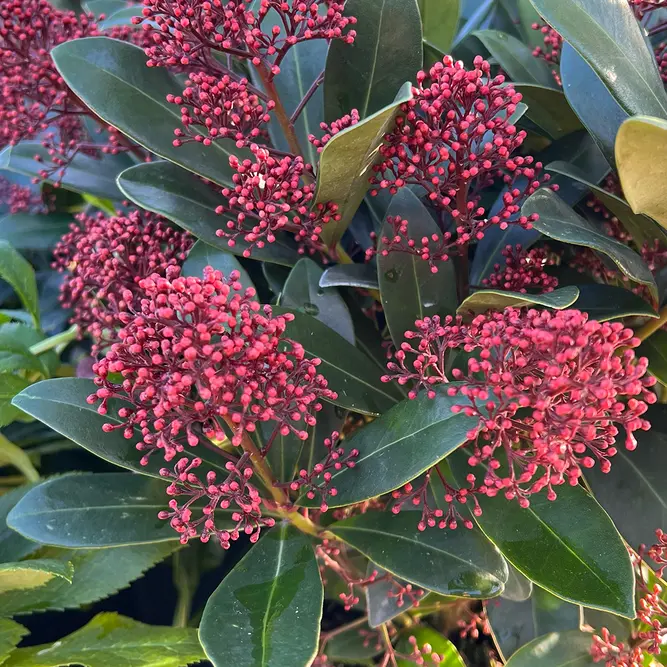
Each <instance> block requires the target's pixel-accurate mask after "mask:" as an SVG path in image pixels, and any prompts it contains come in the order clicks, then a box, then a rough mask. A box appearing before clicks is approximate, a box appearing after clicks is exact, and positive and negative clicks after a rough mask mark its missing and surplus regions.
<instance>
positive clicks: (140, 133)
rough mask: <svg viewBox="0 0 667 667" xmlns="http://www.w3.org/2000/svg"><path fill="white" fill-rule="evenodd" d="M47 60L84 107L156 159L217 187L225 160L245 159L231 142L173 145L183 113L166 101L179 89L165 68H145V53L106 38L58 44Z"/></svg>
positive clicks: (223, 181)
mask: <svg viewBox="0 0 667 667" xmlns="http://www.w3.org/2000/svg"><path fill="white" fill-rule="evenodd" d="M51 55H52V57H53V61H54V63H55V65H56V67H57V68H58V71H59V72H60V74H61V75H62V77H63V78H64V79H65V83H67V85H68V86H69V87H70V88H71V89H72V90H73V91H74V93H75V94H76V95H77V96H78V97H79V98H80V99H81V100H83V102H85V104H86V106H87V107H89V108H90V109H92V110H93V111H94V112H95V113H96V114H97V115H98V116H99V117H100V118H102V119H103V120H104V121H106V122H107V123H109V124H110V125H113V126H114V127H116V128H118V129H119V130H120V131H121V132H122V133H123V134H126V135H127V136H128V137H130V139H132V140H133V141H135V142H136V143H138V144H140V145H141V146H144V147H145V148H147V149H148V150H150V151H152V152H153V153H155V154H156V155H159V156H160V157H162V158H165V159H167V160H170V161H171V162H175V163H176V164H178V165H180V166H182V167H185V168H186V169H188V170H190V171H193V172H194V173H196V174H199V175H200V176H203V177H204V178H208V179H210V180H212V181H214V182H215V183H220V184H221V185H224V184H226V183H228V181H229V166H228V163H229V156H230V155H237V156H239V157H244V156H245V152H244V151H243V150H242V149H237V148H236V146H235V144H234V142H233V141H232V140H231V139H230V140H222V141H214V142H213V143H212V144H211V145H210V146H204V145H203V143H202V142H199V141H192V142H188V143H185V144H183V145H182V146H180V147H178V148H177V147H175V146H174V145H173V141H174V130H175V129H176V128H179V127H181V114H180V109H179V107H178V105H177V104H169V103H168V102H167V99H166V98H167V95H169V94H170V93H171V94H178V93H179V92H180V91H181V90H182V86H181V85H180V84H179V83H178V82H177V81H176V80H175V79H174V78H173V77H172V76H171V75H170V74H169V73H168V72H167V70H166V69H165V68H164V67H147V66H146V55H145V54H144V51H143V49H140V48H139V47H137V46H134V45H132V44H128V43H127V42H120V41H118V40H115V39H109V38H108V37H87V38H85V39H76V40H72V41H69V42H65V43H64V44H60V45H59V46H57V47H56V48H55V49H53V51H52V52H51ZM137 109H141V113H140V114H138V113H136V111H137ZM192 129H193V130H194V131H197V130H196V128H195V126H192Z"/></svg>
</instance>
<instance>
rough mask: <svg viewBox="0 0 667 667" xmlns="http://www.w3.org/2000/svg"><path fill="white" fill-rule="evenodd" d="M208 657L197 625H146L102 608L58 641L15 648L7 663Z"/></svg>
mask: <svg viewBox="0 0 667 667" xmlns="http://www.w3.org/2000/svg"><path fill="white" fill-rule="evenodd" d="M204 659H205V656H204V651H203V650H202V647H201V645H200V643H199V640H198V639H197V631H196V630H195V629H194V628H171V627H162V626H155V625H144V624H143V623H139V622H138V621H135V620H133V619H131V618H126V617H124V616H119V615H118V614H115V613H111V612H103V613H101V614H98V615H97V616H95V618H93V619H92V620H91V621H89V622H88V623H87V624H86V625H84V626H83V627H82V628H80V629H79V630H77V631H76V632H73V633H72V634H71V635H67V637H63V638H62V639H60V640H59V641H57V642H55V643H54V644H41V645H39V646H30V647H28V648H20V649H18V650H17V651H14V653H13V654H12V655H11V657H10V659H9V661H8V662H6V663H5V664H4V667H61V666H62V665H71V664H75V663H76V664H77V665H83V666H84V667H119V665H128V666H129V665H132V667H157V666H158V665H159V667H186V666H187V665H189V664H192V663H195V662H200V661H202V660H204Z"/></svg>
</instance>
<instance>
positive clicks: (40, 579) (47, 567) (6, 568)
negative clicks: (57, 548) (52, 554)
mask: <svg viewBox="0 0 667 667" xmlns="http://www.w3.org/2000/svg"><path fill="white" fill-rule="evenodd" d="M73 571H74V570H73V568H72V564H71V563H63V562H62V561H59V560H53V559H48V558H35V559H32V560H25V561H22V562H20V563H2V564H1V565H0V594H2V593H6V592H7V591H24V590H28V589H30V588H38V587H39V586H43V585H44V584H46V583H47V582H48V581H51V579H53V578H54V577H60V578H61V579H64V580H65V581H67V582H70V583H71V581H72V573H73Z"/></svg>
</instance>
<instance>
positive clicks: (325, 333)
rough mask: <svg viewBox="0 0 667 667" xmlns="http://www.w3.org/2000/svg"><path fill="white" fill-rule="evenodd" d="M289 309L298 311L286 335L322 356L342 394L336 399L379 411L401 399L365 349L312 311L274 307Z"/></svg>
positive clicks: (359, 409) (326, 374)
mask: <svg viewBox="0 0 667 667" xmlns="http://www.w3.org/2000/svg"><path fill="white" fill-rule="evenodd" d="M287 311H289V312H292V313H293V314H294V320H293V321H292V322H289V323H288V324H287V329H286V334H285V335H286V336H287V337H288V338H291V339H292V340H295V341H296V342H297V343H300V344H301V345H303V348H304V349H305V351H306V353H307V355H308V356H309V357H317V358H318V359H321V360H322V363H321V364H320V366H319V367H318V371H319V372H320V373H322V375H324V377H325V378H326V379H327V381H328V383H329V389H332V390H333V391H335V392H337V394H338V398H337V399H336V400H335V401H331V402H332V403H334V404H335V405H340V406H341V407H342V408H347V409H348V410H354V411H355V412H361V413H362V414H370V415H378V414H382V413H383V412H385V411H386V410H388V409H389V408H390V407H391V406H392V405H394V404H395V403H396V402H397V401H398V400H400V398H401V395H400V393H397V392H396V390H395V389H394V388H393V387H391V385H389V384H384V383H382V382H381V381H380V377H381V376H382V372H381V371H380V369H379V368H378V367H377V366H376V365H375V363H374V362H372V361H371V360H370V359H369V358H368V357H367V356H366V355H365V354H364V353H363V352H361V350H358V349H357V348H356V347H354V346H353V345H350V343H348V342H347V341H346V340H345V339H344V338H343V337H342V336H339V335H338V334H337V333H336V332H335V331H333V329H329V327H328V326H326V325H325V324H322V322H320V321H319V320H316V319H315V318H314V317H311V316H310V315H306V314H304V313H300V312H294V311H291V310H289V309H285V308H278V307H274V308H273V312H274V313H276V314H281V313H284V312H287Z"/></svg>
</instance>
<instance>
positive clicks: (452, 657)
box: [396, 625, 465, 667]
mask: <svg viewBox="0 0 667 667" xmlns="http://www.w3.org/2000/svg"><path fill="white" fill-rule="evenodd" d="M410 637H414V638H415V639H416V640H417V646H419V648H422V647H423V646H424V644H428V645H429V646H430V647H431V651H432V652H433V653H437V654H438V656H439V657H440V662H438V665H440V667H465V662H463V658H462V657H461V656H460V655H459V652H458V651H457V650H456V646H454V644H452V642H450V641H449V639H447V637H445V636H444V635H441V634H440V633H439V632H437V631H436V630H434V629H433V628H430V627H429V626H428V625H422V626H418V627H415V628H405V630H403V631H402V632H401V634H400V635H399V638H398V643H397V644H396V648H397V650H398V651H400V652H401V653H403V654H404V655H410V653H412V651H413V647H412V644H411V643H410ZM427 655H428V654H427ZM429 662H430V661H429V660H428V658H426V663H424V664H426V665H428V663H429ZM396 664H397V666H398V667H411V666H412V665H413V664H414V663H413V661H412V660H405V659H403V658H398V659H397V661H396Z"/></svg>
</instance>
